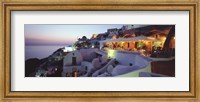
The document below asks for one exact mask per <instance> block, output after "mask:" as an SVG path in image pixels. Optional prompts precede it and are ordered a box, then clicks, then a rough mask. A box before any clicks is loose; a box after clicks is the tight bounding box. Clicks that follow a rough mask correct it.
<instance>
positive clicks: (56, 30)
mask: <svg viewBox="0 0 200 102" xmlns="http://www.w3.org/2000/svg"><path fill="white" fill-rule="evenodd" d="M122 26H123V25H116V24H115V25H75V24H74V25H55V24H54V25H51V24H47V25H46V24H25V25H24V33H25V45H63V44H73V43H74V42H75V41H77V39H78V38H81V37H82V36H86V37H87V38H91V37H92V34H99V33H104V32H106V31H107V29H110V28H121V27H122Z"/></svg>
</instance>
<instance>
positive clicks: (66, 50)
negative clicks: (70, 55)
mask: <svg viewBox="0 0 200 102" xmlns="http://www.w3.org/2000/svg"><path fill="white" fill-rule="evenodd" d="M74 50H76V48H75V47H69V46H68V47H65V48H64V49H63V52H71V51H74Z"/></svg>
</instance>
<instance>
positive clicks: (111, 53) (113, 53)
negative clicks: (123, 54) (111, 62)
mask: <svg viewBox="0 0 200 102" xmlns="http://www.w3.org/2000/svg"><path fill="white" fill-rule="evenodd" d="M114 57H115V50H111V49H108V58H114Z"/></svg>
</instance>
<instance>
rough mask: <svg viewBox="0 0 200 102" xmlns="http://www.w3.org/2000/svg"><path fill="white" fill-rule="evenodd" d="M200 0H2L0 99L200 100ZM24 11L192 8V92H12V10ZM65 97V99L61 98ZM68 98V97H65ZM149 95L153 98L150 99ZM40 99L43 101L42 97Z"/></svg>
mask: <svg viewBox="0 0 200 102" xmlns="http://www.w3.org/2000/svg"><path fill="white" fill-rule="evenodd" d="M199 6H200V1H199V0H182V1H181V0H149V1H148V2H147V1H146V0H130V1H129V0H94V1H93V0H82V1H81V0H73V1H70V0H56V1H54V0H39V1H35V0H27V1H25V0H3V1H2V2H1V11H2V13H1V16H2V18H1V21H2V23H1V30H0V31H1V33H0V38H1V42H0V48H1V53H0V59H1V60H0V61H1V64H0V65H1V67H0V80H1V82H0V85H1V87H0V88H1V89H0V94H1V96H0V99H1V100H4V101H7V100H11V101H14V100H16V99H18V100H21V101H30V100H29V99H28V98H31V99H33V101H37V100H35V99H43V101H50V99H53V100H54V99H55V98H56V99H59V100H60V101H66V100H67V101H115V100H120V101H133V100H134V101H141V102H144V101H153V102H155V101H162V100H165V101H170V102H171V101H199V91H200V90H199V80H200V77H199V74H200V73H199V64H198V60H199V58H200V57H199V55H198V50H199V49H200V48H199V44H200V42H199V41H198V40H199V36H198V34H199V33H200V29H198V27H199V24H200V19H199V18H200V13H199V11H200V8H199ZM13 10H17V11H24V10H30V11H34V10H44V11H49V10H53V11H59V10H61V11H62V10H72V11H73V10H83V11H84V10H97V11H100V10H116V11H117V10H120V11H127V10H139V11H150V10H152V11H155V10H156V11H189V16H190V17H189V21H190V22H189V24H190V28H189V29H190V32H189V33H190V39H189V40H190V78H189V79H190V81H189V83H190V91H188V92H11V91H10V90H11V82H10V79H11V78H10V73H11V69H10V66H11V62H10V60H11V55H10V53H11V45H10V42H11V39H10V37H11V35H10V33H11V31H10V30H11V26H10V22H11V20H10V18H11V15H10V14H11V11H13ZM61 98H65V99H61ZM66 98H67V99H66ZM149 98H150V99H151V100H149ZM39 101H40V100H39Z"/></svg>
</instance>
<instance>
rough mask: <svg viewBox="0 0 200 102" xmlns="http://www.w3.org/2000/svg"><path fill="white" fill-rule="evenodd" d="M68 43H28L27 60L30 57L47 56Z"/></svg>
mask: <svg viewBox="0 0 200 102" xmlns="http://www.w3.org/2000/svg"><path fill="white" fill-rule="evenodd" d="M65 46H67V45H26V46H25V60H27V59H30V58H38V59H42V58H46V57H48V56H49V55H51V54H52V53H53V52H55V51H56V50H57V49H59V48H63V47H65Z"/></svg>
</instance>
